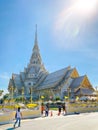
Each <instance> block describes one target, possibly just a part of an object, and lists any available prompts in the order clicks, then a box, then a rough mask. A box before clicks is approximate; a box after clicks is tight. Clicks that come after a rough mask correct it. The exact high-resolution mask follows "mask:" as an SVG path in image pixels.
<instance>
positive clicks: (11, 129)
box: [6, 127, 18, 130]
mask: <svg viewBox="0 0 98 130" xmlns="http://www.w3.org/2000/svg"><path fill="white" fill-rule="evenodd" d="M16 128H18V127H15V128H13V127H11V128H8V129H6V130H15V129H16Z"/></svg>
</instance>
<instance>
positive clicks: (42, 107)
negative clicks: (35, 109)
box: [41, 103, 45, 116]
mask: <svg viewBox="0 0 98 130" xmlns="http://www.w3.org/2000/svg"><path fill="white" fill-rule="evenodd" d="M44 110H45V108H44V104H43V103H42V104H41V115H42V116H43V113H44Z"/></svg>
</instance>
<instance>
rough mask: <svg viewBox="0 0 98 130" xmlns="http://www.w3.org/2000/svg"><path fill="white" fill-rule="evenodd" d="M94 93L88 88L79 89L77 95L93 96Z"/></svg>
mask: <svg viewBox="0 0 98 130" xmlns="http://www.w3.org/2000/svg"><path fill="white" fill-rule="evenodd" d="M93 92H94V91H93V90H91V89H88V88H79V89H78V90H77V92H76V94H75V95H84V96H86V95H93Z"/></svg>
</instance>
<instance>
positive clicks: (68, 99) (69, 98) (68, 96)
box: [67, 87, 71, 102]
mask: <svg viewBox="0 0 98 130" xmlns="http://www.w3.org/2000/svg"><path fill="white" fill-rule="evenodd" d="M70 90H71V89H70V88H69V87H68V89H67V91H68V102H69V101H70Z"/></svg>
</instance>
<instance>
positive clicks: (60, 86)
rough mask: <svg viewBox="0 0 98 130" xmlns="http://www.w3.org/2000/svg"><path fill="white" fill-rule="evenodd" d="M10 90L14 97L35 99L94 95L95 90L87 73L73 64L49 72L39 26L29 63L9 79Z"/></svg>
mask: <svg viewBox="0 0 98 130" xmlns="http://www.w3.org/2000/svg"><path fill="white" fill-rule="evenodd" d="M8 91H9V92H10V94H13V96H14V97H18V96H21V95H24V97H25V98H27V97H30V95H32V97H33V98H34V99H38V98H40V96H44V97H45V98H47V99H48V98H56V97H60V99H64V97H65V96H70V98H75V97H76V96H79V97H80V96H83V95H92V93H93V92H94V89H93V86H92V85H91V83H90V81H89V79H88V77H87V75H83V76H80V75H79V73H78V71H77V69H76V68H71V66H68V67H65V68H62V69H60V70H57V71H55V72H53V73H49V72H48V71H47V70H46V68H45V66H44V64H43V62H42V58H41V55H40V50H39V46H38V39H37V27H36V31H35V41H34V47H33V50H32V55H31V58H30V61H29V64H28V65H27V67H26V68H24V71H23V72H20V73H19V74H14V73H13V74H12V77H11V79H10V81H9V85H8Z"/></svg>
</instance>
